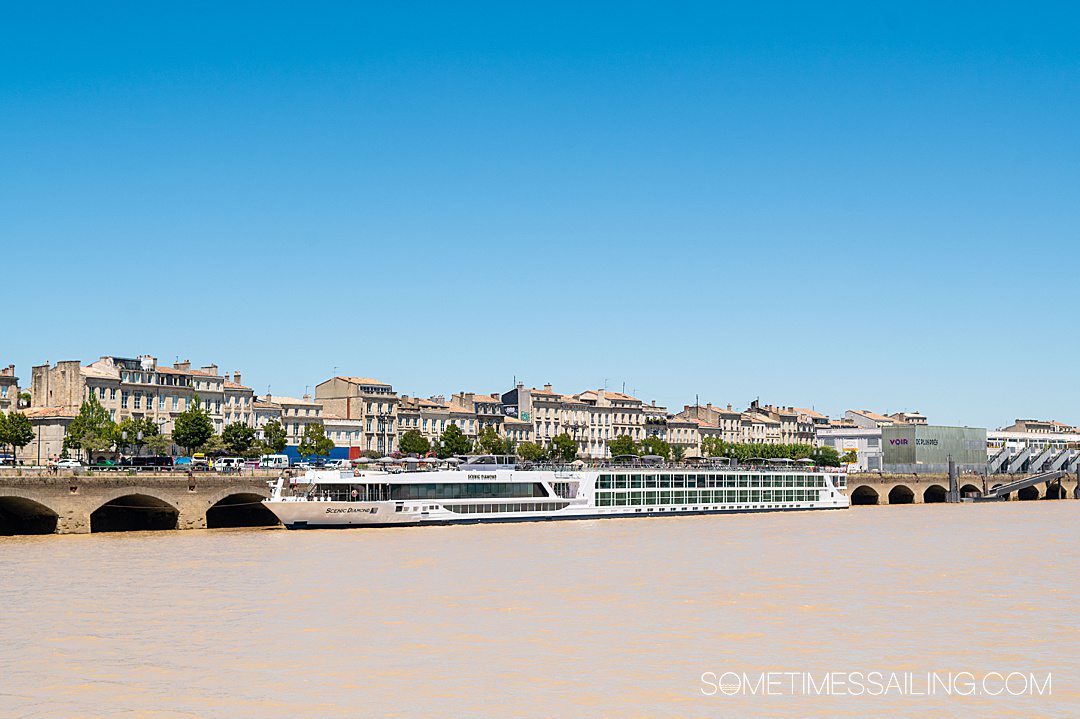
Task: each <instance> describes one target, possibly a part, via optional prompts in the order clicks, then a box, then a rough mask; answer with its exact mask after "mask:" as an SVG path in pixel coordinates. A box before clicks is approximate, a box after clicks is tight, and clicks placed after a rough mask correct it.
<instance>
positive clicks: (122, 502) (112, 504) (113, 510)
mask: <svg viewBox="0 0 1080 719" xmlns="http://www.w3.org/2000/svg"><path fill="white" fill-rule="evenodd" d="M179 516H180V512H179V510H177V509H176V507H174V506H172V505H171V504H169V503H168V502H166V501H165V500H162V499H158V498H157V497H151V496H150V495H147V494H125V495H124V496H122V497H117V498H116V499H113V500H110V501H108V502H106V503H105V504H103V505H101V506H100V507H98V508H97V509H96V510H94V513H93V514H91V515H90V531H91V532H139V531H153V530H161V529H176V524H177V519H178V518H179Z"/></svg>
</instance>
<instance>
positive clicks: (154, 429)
mask: <svg viewBox="0 0 1080 719" xmlns="http://www.w3.org/2000/svg"><path fill="white" fill-rule="evenodd" d="M125 433H126V434H127V437H126V439H125V437H124V435H125ZM159 434H161V431H160V430H159V429H158V426H157V423H155V422H154V420H152V419H149V418H142V417H128V418H127V419H125V420H124V421H122V422H121V423H120V424H118V425H116V448H117V450H119V451H121V452H123V451H125V450H126V449H128V448H132V449H134V450H135V451H139V450H141V449H142V448H143V447H145V446H146V444H147V443H148V442H149V441H150V440H151V438H153V437H156V436H158V435H159ZM140 435H141V436H140Z"/></svg>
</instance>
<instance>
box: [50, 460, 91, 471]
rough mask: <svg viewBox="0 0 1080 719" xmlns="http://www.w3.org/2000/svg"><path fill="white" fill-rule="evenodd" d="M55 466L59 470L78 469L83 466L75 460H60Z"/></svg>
mask: <svg viewBox="0 0 1080 719" xmlns="http://www.w3.org/2000/svg"><path fill="white" fill-rule="evenodd" d="M56 466H57V468H59V469H78V468H80V467H84V466H85V465H84V464H83V463H82V462H80V461H79V460H77V459H61V460H60V461H59V462H57V463H56Z"/></svg>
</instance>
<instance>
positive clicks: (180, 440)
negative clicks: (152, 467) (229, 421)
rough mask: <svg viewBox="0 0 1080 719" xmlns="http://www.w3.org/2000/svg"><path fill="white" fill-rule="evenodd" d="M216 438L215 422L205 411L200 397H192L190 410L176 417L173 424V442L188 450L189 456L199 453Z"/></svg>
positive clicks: (189, 403) (189, 404) (189, 405)
mask: <svg viewBox="0 0 1080 719" xmlns="http://www.w3.org/2000/svg"><path fill="white" fill-rule="evenodd" d="M213 436H214V422H213V420H211V419H210V415H209V414H208V413H207V412H206V410H205V409H203V406H202V402H200V401H199V395H195V396H194V397H192V399H191V401H190V402H188V408H187V409H186V410H184V411H183V412H181V413H180V414H178V415H177V416H176V421H175V422H174V423H173V433H172V438H173V441H174V442H176V443H177V444H178V445H180V446H181V447H183V448H184V449H185V450H187V453H188V454H192V453H194V452H197V451H199V449H201V448H202V446H203V445H204V444H206V443H207V441H208V440H209V439H210V438H211V437H213Z"/></svg>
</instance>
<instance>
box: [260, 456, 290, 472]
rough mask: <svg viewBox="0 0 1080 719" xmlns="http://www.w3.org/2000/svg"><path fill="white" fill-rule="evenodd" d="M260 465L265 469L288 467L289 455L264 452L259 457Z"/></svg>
mask: <svg viewBox="0 0 1080 719" xmlns="http://www.w3.org/2000/svg"><path fill="white" fill-rule="evenodd" d="M259 466H260V467H262V468H263V469H267V468H269V469H288V468H289V455H287V454H264V455H263V456H262V457H260V458H259Z"/></svg>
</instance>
